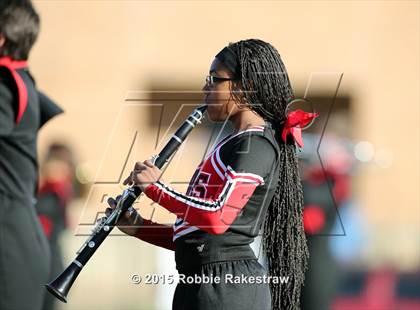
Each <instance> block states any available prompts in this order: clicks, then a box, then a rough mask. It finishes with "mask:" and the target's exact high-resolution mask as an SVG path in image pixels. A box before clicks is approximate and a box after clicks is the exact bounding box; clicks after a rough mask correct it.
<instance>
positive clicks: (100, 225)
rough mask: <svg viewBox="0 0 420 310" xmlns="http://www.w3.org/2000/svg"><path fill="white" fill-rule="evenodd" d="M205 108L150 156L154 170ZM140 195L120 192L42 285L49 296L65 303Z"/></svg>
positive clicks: (136, 191)
mask: <svg viewBox="0 0 420 310" xmlns="http://www.w3.org/2000/svg"><path fill="white" fill-rule="evenodd" d="M206 109H207V105H201V106H199V107H197V108H196V109H195V110H194V111H193V112H192V113H191V114H190V115H189V116H188V118H187V119H186V120H185V121H184V123H183V124H182V125H181V126H180V127H179V128H178V129H177V131H176V132H175V134H174V135H173V136H172V137H171V138H170V140H169V141H168V142H167V144H166V145H165V146H164V148H163V149H162V151H161V152H160V153H159V155H154V156H152V160H151V161H152V162H153V164H154V165H155V166H156V167H158V168H159V169H160V168H162V167H163V166H164V165H165V163H167V162H168V161H169V158H170V157H171V156H172V155H173V154H174V153H175V152H176V150H177V149H178V147H179V146H180V145H181V143H182V142H184V140H185V139H186V138H187V136H188V134H189V133H190V132H191V130H192V129H193V128H194V127H195V126H196V125H197V124H199V123H201V120H202V119H203V118H204V116H203V114H204V112H205V111H206ZM141 193H142V191H141V189H140V188H139V187H137V186H131V187H129V188H127V189H125V190H124V191H123V193H122V196H121V199H120V200H119V201H118V203H117V206H116V207H115V209H114V210H113V211H112V213H111V214H110V215H109V216H105V217H102V218H101V219H99V220H98V222H97V224H96V225H95V227H94V228H93V230H92V234H91V235H90V237H89V238H88V239H87V240H86V242H85V243H84V244H83V245H82V247H81V248H80V250H79V251H77V253H76V254H77V256H76V258H75V259H74V260H73V262H71V264H70V265H69V266H68V267H67V268H66V269H65V270H64V271H63V272H62V273H61V274H60V275H59V276H58V277H57V278H56V279H55V280H53V281H52V282H50V283H49V284H46V285H45V287H46V289H47V290H48V291H49V292H50V293H51V294H52V295H54V296H55V297H56V298H58V299H59V300H60V301H62V302H65V303H66V302H67V294H68V292H69V290H70V288H71V286H72V285H73V283H74V281H75V280H76V278H77V276H78V275H79V273H80V271H81V270H82V268H83V267H84V266H85V265H86V263H87V262H88V261H89V259H90V258H91V257H92V255H93V254H94V253H95V252H96V250H97V249H98V248H99V246H100V245H101V244H102V242H103V241H104V240H105V238H106V237H107V236H108V235H109V234H110V233H111V231H112V229H113V228H114V227H115V226H116V225H117V222H118V220H119V218H120V216H121V215H122V214H124V213H125V212H126V211H127V210H128V209H129V208H130V207H131V205H132V204H133V203H134V201H135V200H136V199H137V198H138V197H139V196H140V194H141Z"/></svg>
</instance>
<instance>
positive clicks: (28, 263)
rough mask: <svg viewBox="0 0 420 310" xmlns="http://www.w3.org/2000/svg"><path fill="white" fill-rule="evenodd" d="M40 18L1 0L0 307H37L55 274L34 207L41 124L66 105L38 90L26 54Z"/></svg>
mask: <svg viewBox="0 0 420 310" xmlns="http://www.w3.org/2000/svg"><path fill="white" fill-rule="evenodd" d="M39 26H40V18H39V16H38V14H37V13H36V11H35V9H34V7H33V6H32V3H31V1H29V0H8V1H5V0H0V283H1V284H0V309H2V310H16V309H19V310H25V309H30V310H38V309H41V307H42V303H43V300H44V296H45V289H44V287H43V284H45V283H46V282H47V281H48V277H49V274H50V253H49V247H48V242H47V240H46V238H45V235H44V234H43V232H42V228H41V225H40V223H39V220H38V217H37V215H36V211H35V206H34V205H35V202H36V198H35V197H36V192H37V187H38V186H37V182H38V163H37V134H38V130H39V129H40V128H41V127H42V126H43V125H44V124H45V123H46V122H47V121H48V120H49V119H51V118H52V117H53V116H55V115H57V114H59V113H61V112H62V110H61V109H60V108H59V107H58V106H57V105H56V104H55V103H54V102H52V101H51V100H50V99H49V98H48V97H47V96H46V95H44V94H43V93H41V92H39V91H38V89H37V88H36V86H35V81H34V79H33V77H32V76H31V74H30V73H29V70H28V66H27V60H28V56H29V52H30V50H31V48H32V46H33V44H34V43H35V41H36V38H37V36H38V32H39Z"/></svg>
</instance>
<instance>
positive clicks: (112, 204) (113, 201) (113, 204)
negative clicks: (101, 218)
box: [107, 197, 117, 209]
mask: <svg viewBox="0 0 420 310" xmlns="http://www.w3.org/2000/svg"><path fill="white" fill-rule="evenodd" d="M107 202H108V204H109V206H110V207H111V208H112V209H114V208H115V207H116V206H117V202H116V201H115V199H114V198H112V197H109V198H108V200H107Z"/></svg>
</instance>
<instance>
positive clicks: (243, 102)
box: [231, 81, 248, 110]
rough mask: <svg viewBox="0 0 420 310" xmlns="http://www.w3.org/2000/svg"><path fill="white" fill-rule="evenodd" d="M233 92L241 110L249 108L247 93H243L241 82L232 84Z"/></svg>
mask: <svg viewBox="0 0 420 310" xmlns="http://www.w3.org/2000/svg"><path fill="white" fill-rule="evenodd" d="M231 92H232V93H233V96H234V98H235V99H236V100H235V101H236V105H237V107H238V108H239V109H241V110H243V109H246V108H248V101H247V99H246V97H245V93H244V92H243V88H242V84H241V82H240V81H234V82H233V83H232V87H231Z"/></svg>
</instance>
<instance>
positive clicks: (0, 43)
mask: <svg viewBox="0 0 420 310" xmlns="http://www.w3.org/2000/svg"><path fill="white" fill-rule="evenodd" d="M5 42H6V38H5V37H4V35H3V34H2V33H0V47H2V46H3V45H4V43H5Z"/></svg>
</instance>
